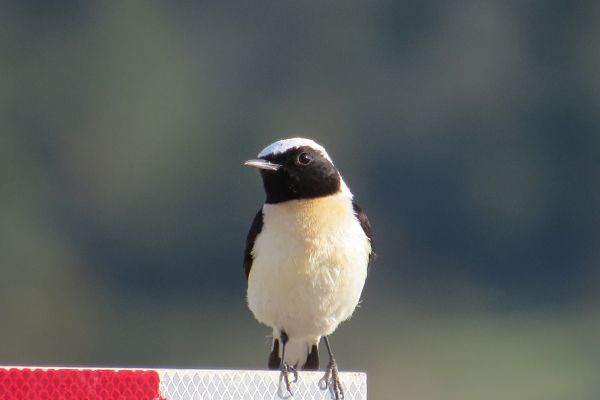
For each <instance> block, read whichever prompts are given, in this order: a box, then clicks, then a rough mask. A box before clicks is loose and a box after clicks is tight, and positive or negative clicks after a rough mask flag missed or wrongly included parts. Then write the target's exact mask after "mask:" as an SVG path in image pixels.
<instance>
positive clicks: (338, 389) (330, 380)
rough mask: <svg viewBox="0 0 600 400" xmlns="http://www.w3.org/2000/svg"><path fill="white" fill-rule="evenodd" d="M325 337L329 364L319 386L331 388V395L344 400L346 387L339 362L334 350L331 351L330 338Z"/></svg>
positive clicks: (322, 388) (324, 388)
mask: <svg viewBox="0 0 600 400" xmlns="http://www.w3.org/2000/svg"><path fill="white" fill-rule="evenodd" d="M323 339H324V340H325V346H326V347H327V353H329V364H327V369H326V370H325V375H324V376H323V378H321V380H320V381H319V388H320V389H321V390H327V389H329V392H330V393H331V397H332V398H333V399H334V400H343V399H344V389H343V388H342V382H341V381H340V373H339V371H338V366H337V362H336V361H335V357H333V351H331V346H330V345H329V339H328V338H327V336H325V337H324V338H323Z"/></svg>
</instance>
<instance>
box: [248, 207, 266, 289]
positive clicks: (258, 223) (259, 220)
mask: <svg viewBox="0 0 600 400" xmlns="http://www.w3.org/2000/svg"><path fill="white" fill-rule="evenodd" d="M262 227H263V212H262V208H261V209H260V210H258V212H257V213H256V216H255V217H254V221H252V226H251V227H250V231H249V232H248V236H247V237H246V250H245V252H244V271H245V272H246V280H248V276H249V275H250V270H251V269H252V261H254V260H253V258H252V249H253V248H254V242H255V241H256V237H257V236H258V234H259V233H260V232H261V231H262Z"/></svg>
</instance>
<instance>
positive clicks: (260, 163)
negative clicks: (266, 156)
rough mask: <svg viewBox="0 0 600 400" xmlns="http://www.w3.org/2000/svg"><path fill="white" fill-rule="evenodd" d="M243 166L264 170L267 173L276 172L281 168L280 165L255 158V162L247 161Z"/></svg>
mask: <svg viewBox="0 0 600 400" xmlns="http://www.w3.org/2000/svg"><path fill="white" fill-rule="evenodd" d="M244 165H245V166H247V167H252V168H257V169H264V170H267V171H277V170H278V169H279V168H280V167H281V165H279V164H275V163H272V162H270V161H267V160H261V159H260V158H257V159H255V160H248V161H246V162H245V163H244Z"/></svg>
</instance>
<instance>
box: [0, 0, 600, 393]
mask: <svg viewBox="0 0 600 400" xmlns="http://www.w3.org/2000/svg"><path fill="white" fill-rule="evenodd" d="M598 21H600V5H599V3H598V2H595V1H579V2H570V1H546V2H521V1H468V0H460V1H458V2H443V1H421V2H420V1H371V2H359V1H352V0H351V1H338V2H327V1H326V2H322V1H308V2H285V1H268V2H233V3H231V2H182V1H170V2H152V1H151V2H141V1H116V0H114V1H87V2H81V1H73V0H63V1H58V2H56V1H41V0H40V1H33V0H28V1H16V0H15V1H3V2H0V268H1V272H2V278H1V279H0V321H1V326H2V328H1V329H0V343H1V345H0V364H27V363H29V364H102V365H142V366H150V365H173V366H194V367H224V368H263V367H264V365H265V362H266V361H265V360H266V355H267V352H268V349H267V346H266V345H265V341H264V340H263V336H264V335H265V334H268V330H267V329H265V328H264V327H261V326H259V325H258V324H257V323H256V322H254V321H253V319H252V317H251V315H250V314H249V312H248V311H247V310H246V307H245V304H244V302H245V300H244V291H245V279H244V275H243V271H242V267H241V256H242V250H243V245H244V238H245V234H246V231H247V229H248V227H249V225H250V222H251V219H252V216H253V215H254V213H255V212H256V210H257V209H258V207H259V206H260V204H261V203H262V199H263V194H262V188H261V184H260V181H259V178H258V176H256V174H255V173H254V172H252V171H249V170H246V169H244V168H243V167H242V162H243V161H244V160H245V159H248V158H252V157H254V156H255V155H256V153H258V151H260V149H261V148H262V147H264V146H266V145H267V144H269V143H270V142H272V141H274V140H277V139H280V138H283V137H290V136H307V137H311V138H314V139H315V140H317V141H318V142H320V143H321V144H323V145H324V146H325V147H326V148H327V149H328V150H329V152H330V154H331V156H332V157H333V158H334V160H335V162H336V164H337V165H338V167H339V168H340V169H341V171H342V172H343V174H344V176H345V180H346V181H347V182H348V184H349V185H350V187H351V188H352V189H353V191H354V193H355V195H356V198H357V201H358V202H359V203H360V204H361V205H362V206H363V208H365V209H366V210H367V212H368V214H369V216H370V218H371V221H372V223H373V225H374V228H375V232H376V241H377V242H376V245H377V251H378V253H379V255H380V256H379V259H378V262H377V264H376V265H375V267H374V268H373V270H372V274H371V276H370V277H369V280H368V283H367V288H366V290H365V293H364V296H363V297H364V303H363V305H362V307H361V309H359V310H358V311H357V313H356V316H355V317H354V318H353V320H352V321H351V322H350V323H347V324H344V325H342V326H341V327H340V329H339V330H338V332H337V333H336V334H335V335H334V338H333V340H334V343H335V342H337V345H335V348H336V350H337V352H338V353H337V357H338V359H339V361H340V363H341V364H342V366H343V368H344V369H354V370H366V371H367V372H369V373H370V377H369V382H370V388H369V391H370V393H371V395H372V397H373V398H401V397H403V398H410V399H413V400H416V399H441V398H444V399H480V398H486V399H496V398H497V399H505V398H507V396H509V397H512V398H528V399H552V398H556V399H563V398H579V399H588V398H589V399H592V398H597V396H598V395H599V394H600V385H599V384H598V379H597V371H598V368H599V367H600V353H598V346H597V344H598V340H599V339H600V319H599V318H598V316H597V315H598V313H597V308H598V307H599V306H600V295H599V290H600V250H599V249H600V246H599V244H600V243H599V242H600V240H599V239H600V214H599V210H600V208H599V206H598V204H599V203H600V161H599V160H600V118H599V117H598V116H599V115H600V107H599V104H600V79H599V74H598V71H600V51H598V49H600V24H599V23H598ZM594 371H596V374H594Z"/></svg>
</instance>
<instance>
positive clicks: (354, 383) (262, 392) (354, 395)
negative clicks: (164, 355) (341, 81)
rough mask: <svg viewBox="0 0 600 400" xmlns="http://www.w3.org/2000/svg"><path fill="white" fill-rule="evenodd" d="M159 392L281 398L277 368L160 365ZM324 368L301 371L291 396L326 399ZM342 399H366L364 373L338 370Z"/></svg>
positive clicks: (181, 396) (202, 399) (177, 396)
mask: <svg viewBox="0 0 600 400" xmlns="http://www.w3.org/2000/svg"><path fill="white" fill-rule="evenodd" d="M157 371H158V373H159V376H160V393H161V395H162V396H163V397H164V398H166V399H167V400H220V399H223V400H225V399H226V400H230V399H240V400H257V399H263V400H273V399H275V400H280V398H279V396H278V394H277V387H278V384H279V372H278V371H247V370H174V369H159V370H157ZM323 374H324V372H309V371H300V372H299V379H298V382H296V383H294V384H293V386H292V390H293V391H294V397H293V398H291V400H304V399H306V400H308V399H311V400H312V399H314V400H317V399H318V400H329V399H331V394H330V393H329V391H322V390H320V389H319V386H318V382H319V380H320V379H321V378H322V377H323ZM340 378H341V381H342V385H343V388H344V393H345V400H366V398H367V375H366V374H364V373H357V372H343V373H340Z"/></svg>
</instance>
